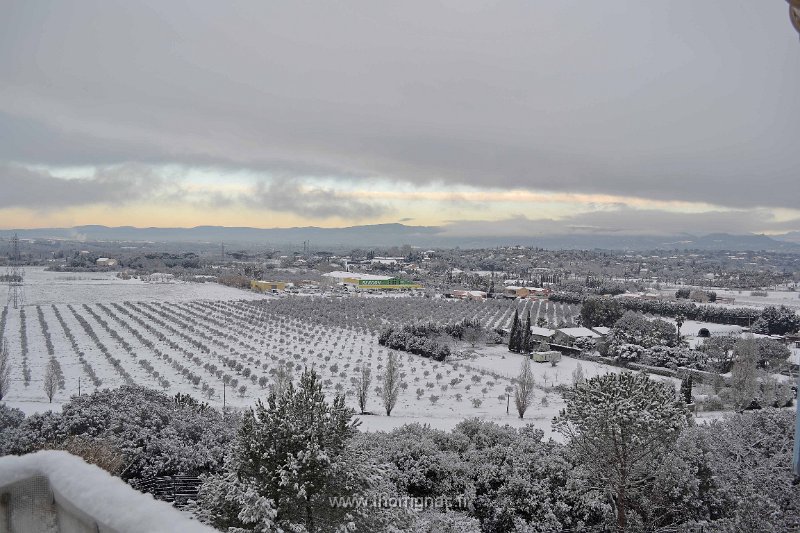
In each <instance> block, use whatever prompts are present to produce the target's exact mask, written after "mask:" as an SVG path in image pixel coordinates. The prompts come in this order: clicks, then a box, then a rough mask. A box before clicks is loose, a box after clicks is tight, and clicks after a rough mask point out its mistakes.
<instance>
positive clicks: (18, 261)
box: [6, 233, 25, 309]
mask: <svg viewBox="0 0 800 533" xmlns="http://www.w3.org/2000/svg"><path fill="white" fill-rule="evenodd" d="M8 259H9V264H8V269H7V272H6V279H7V280H8V281H7V282H8V305H10V306H11V307H12V308H13V309H19V308H20V306H21V305H22V296H23V295H22V280H23V277H24V274H25V273H24V270H23V268H22V256H21V255H20V252H19V238H18V237H17V234H16V233H15V234H14V237H13V238H12V239H11V250H10V253H9V256H8Z"/></svg>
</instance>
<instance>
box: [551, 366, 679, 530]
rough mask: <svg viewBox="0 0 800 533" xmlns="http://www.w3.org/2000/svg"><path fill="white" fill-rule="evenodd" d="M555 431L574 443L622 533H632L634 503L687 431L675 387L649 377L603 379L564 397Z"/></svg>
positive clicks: (606, 376) (630, 375) (622, 375)
mask: <svg viewBox="0 0 800 533" xmlns="http://www.w3.org/2000/svg"><path fill="white" fill-rule="evenodd" d="M564 399H565V400H566V401H567V407H566V409H562V410H561V411H560V412H559V414H558V416H557V417H556V418H555V419H554V420H553V429H554V430H556V431H558V432H559V433H561V434H562V435H564V436H565V437H567V438H568V439H569V440H570V443H571V446H572V447H573V449H574V450H575V452H576V453H577V454H578V455H577V457H576V459H577V460H578V462H579V464H583V465H586V467H587V469H588V471H589V473H590V476H591V477H592V478H593V481H594V482H595V483H597V485H598V486H601V487H605V490H606V492H607V494H608V495H609V496H610V497H611V499H612V501H613V502H614V506H615V510H616V518H617V531H620V532H624V531H626V530H627V509H628V507H629V502H630V500H631V497H632V496H634V495H635V493H636V491H637V490H638V489H639V488H640V487H641V486H642V483H644V482H645V480H647V479H648V478H649V477H650V476H651V475H652V471H651V469H650V466H651V465H652V464H653V462H654V461H658V460H659V458H661V457H663V455H664V454H665V453H666V451H667V450H669V448H670V446H672V444H673V443H674V441H675V439H676V438H677V437H678V434H679V432H680V430H681V429H682V428H683V427H685V425H686V410H685V407H684V406H683V404H682V403H681V402H676V398H675V389H674V388H673V387H672V385H668V384H665V383H661V382H658V381H653V380H651V379H650V378H649V377H648V376H647V374H633V373H631V372H622V373H620V374H612V373H609V374H604V375H601V376H596V377H593V378H591V379H589V380H587V381H586V382H585V383H584V384H583V385H580V386H575V387H573V388H572V389H571V390H569V391H567V392H565V393H564Z"/></svg>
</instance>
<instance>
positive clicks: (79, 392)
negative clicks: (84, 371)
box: [78, 376, 81, 396]
mask: <svg viewBox="0 0 800 533" xmlns="http://www.w3.org/2000/svg"><path fill="white" fill-rule="evenodd" d="M80 395H81V377H80V376H78V396H80Z"/></svg>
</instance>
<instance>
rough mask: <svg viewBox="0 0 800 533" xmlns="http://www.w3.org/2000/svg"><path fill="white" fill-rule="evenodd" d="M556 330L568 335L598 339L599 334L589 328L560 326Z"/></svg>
mask: <svg viewBox="0 0 800 533" xmlns="http://www.w3.org/2000/svg"><path fill="white" fill-rule="evenodd" d="M558 331H560V332H561V333H563V334H565V335H569V336H570V337H575V338H578V337H589V338H592V339H599V338H600V335H598V334H597V333H595V332H594V331H592V330H590V329H589V328H582V327H581V328H560V329H559V330H558Z"/></svg>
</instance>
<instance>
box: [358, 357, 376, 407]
mask: <svg viewBox="0 0 800 533" xmlns="http://www.w3.org/2000/svg"><path fill="white" fill-rule="evenodd" d="M371 383H372V371H371V370H370V368H369V366H368V365H367V364H366V363H364V364H362V365H361V372H360V373H359V375H358V377H357V378H356V395H357V397H358V408H359V409H361V414H364V412H366V410H367V398H368V396H369V387H370V384H371Z"/></svg>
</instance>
